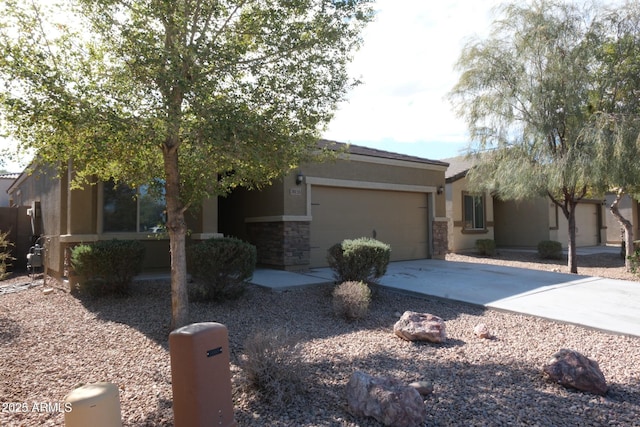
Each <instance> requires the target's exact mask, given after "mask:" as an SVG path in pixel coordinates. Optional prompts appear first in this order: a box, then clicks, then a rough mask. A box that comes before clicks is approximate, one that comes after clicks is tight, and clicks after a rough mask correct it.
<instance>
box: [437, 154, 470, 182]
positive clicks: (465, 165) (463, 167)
mask: <svg viewBox="0 0 640 427" xmlns="http://www.w3.org/2000/svg"><path fill="white" fill-rule="evenodd" d="M442 161H443V162H447V163H449V167H448V168H447V171H446V172H445V173H444V178H445V182H448V183H449V182H454V181H457V180H459V179H461V178H464V177H465V176H467V172H469V169H471V168H472V167H473V164H474V159H473V158H468V157H467V156H458V157H450V158H448V159H442Z"/></svg>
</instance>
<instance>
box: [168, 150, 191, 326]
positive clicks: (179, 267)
mask: <svg viewBox="0 0 640 427" xmlns="http://www.w3.org/2000/svg"><path fill="white" fill-rule="evenodd" d="M163 156H164V169H165V177H166V182H165V192H166V194H165V199H166V202H167V230H168V232H169V247H170V251H171V330H174V329H177V328H180V327H182V326H185V325H187V324H188V323H189V295H188V292H187V257H186V247H185V241H186V236H187V225H186V222H185V219H184V207H183V206H182V202H181V200H180V173H179V169H178V149H177V147H175V146H174V147H169V148H167V147H166V146H165V147H164V148H163Z"/></svg>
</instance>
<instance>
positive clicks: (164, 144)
mask: <svg viewBox="0 0 640 427" xmlns="http://www.w3.org/2000/svg"><path fill="white" fill-rule="evenodd" d="M0 13H2V16H3V20H2V23H0V51H1V52H0V79H1V81H2V82H3V84H4V89H3V92H2V94H1V95H0V106H1V108H2V114H3V118H4V119H5V120H6V123H8V125H7V128H8V129H9V131H10V133H11V135H12V136H13V137H15V138H16V139H17V140H18V141H19V142H20V146H21V147H23V148H25V149H32V150H33V151H34V152H35V153H37V159H38V161H40V162H46V163H48V164H57V165H59V166H60V167H61V168H64V167H67V165H69V164H70V165H71V166H70V168H71V172H72V176H73V177H74V182H75V183H76V185H82V184H84V183H87V182H90V180H92V179H95V178H98V179H101V180H107V179H110V178H113V179H115V180H116V181H117V182H125V183H127V184H129V185H131V186H134V187H139V186H141V185H145V184H150V183H152V182H154V180H156V179H161V180H163V182H164V183H165V188H164V192H165V197H166V213H167V223H166V227H167V232H168V234H169V239H170V250H171V283H172V326H173V327H179V326H181V325H184V324H186V323H188V301H187V286H186V267H185V266H186V264H185V236H186V232H187V228H186V224H185V220H184V214H185V211H186V210H187V209H188V208H189V207H190V206H192V205H194V204H197V203H198V202H200V201H201V200H203V199H204V198H206V197H211V196H216V195H220V194H224V193H226V192H228V191H229V190H230V189H232V188H234V187H236V186H239V185H243V186H248V187H255V186H261V185H264V184H267V183H269V182H270V181H271V180H273V179H275V178H276V177H278V176H280V175H282V173H283V172H285V171H287V170H289V169H290V168H292V167H293V166H295V165H296V164H297V163H299V162H300V160H301V159H304V158H305V156H307V155H308V153H309V152H310V150H311V148H312V147H313V146H314V144H315V142H316V140H317V138H318V136H319V132H320V131H321V129H322V128H323V126H324V125H326V123H327V122H328V121H329V119H330V118H331V115H332V112H333V111H334V109H335V107H336V105H337V103H338V102H340V101H341V100H343V99H344V95H345V93H346V91H347V90H348V89H349V87H350V86H351V85H352V84H354V83H355V82H354V81H352V80H351V79H349V77H348V75H347V70H346V66H347V64H348V62H349V61H350V59H351V55H352V52H353V51H354V49H355V48H357V47H358V45H359V43H360V42H361V40H360V33H361V30H362V28H363V26H364V25H365V24H366V23H367V22H368V21H369V20H370V19H371V17H372V12H371V9H370V5H369V1H368V0H269V1H266V0H219V1H212V0H105V1H93V0H76V1H71V0H68V1H66V2H65V1H63V2H61V3H59V4H55V5H50V4H49V3H48V2H37V1H33V2H24V1H17V0H6V1H4V2H3V3H2V4H1V5H0ZM69 161H71V162H69Z"/></svg>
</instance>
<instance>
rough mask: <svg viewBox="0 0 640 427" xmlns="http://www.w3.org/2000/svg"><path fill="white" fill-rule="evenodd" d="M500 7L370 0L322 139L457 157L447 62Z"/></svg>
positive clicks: (481, 32)
mask: <svg viewBox="0 0 640 427" xmlns="http://www.w3.org/2000/svg"><path fill="white" fill-rule="evenodd" d="M609 1H617V0H609ZM500 3H501V2H500V0H447V1H438V2H436V1H431V0H402V1H400V0H377V1H376V3H375V9H376V11H377V15H376V19H375V21H374V22H372V23H370V24H369V26H368V27H367V28H366V30H365V33H364V45H363V46H362V48H361V49H360V50H359V51H358V52H357V53H356V54H355V58H354V61H353V63H352V64H351V67H350V72H351V75H352V76H353V77H356V78H359V79H360V80H362V82H363V84H362V85H360V86H358V87H357V88H355V89H354V90H353V91H351V92H350V93H349V96H348V101H347V102H345V103H343V104H342V105H341V106H340V108H339V110H338V111H337V112H336V115H335V118H334V120H333V121H332V122H331V123H330V124H329V127H328V129H327V131H326V132H325V133H324V135H323V136H324V137H325V138H328V139H333V140H336V141H341V142H349V143H352V144H357V145H365V146H369V147H373V148H379V149H383V150H389V151H394V152H399V153H404V154H411V155H417V156H421V157H426V158H431V159H442V158H445V157H452V156H455V155H458V154H460V153H461V150H463V149H464V148H465V147H466V145H467V143H468V142H469V141H468V136H467V131H466V126H465V124H464V123H463V122H462V121H461V120H459V119H457V118H456V117H455V115H454V114H453V112H452V111H451V106H450V104H449V103H448V101H447V100H446V98H445V97H446V94H447V92H449V91H450V90H451V88H452V87H453V86H454V85H455V83H456V82H457V80H458V74H457V73H456V72H455V70H454V64H455V62H456V60H457V59H458V57H459V55H460V51H461V49H462V47H463V45H464V44H465V41H466V40H468V38H469V37H471V36H479V37H483V36H486V35H487V33H488V29H489V26H490V23H491V22H492V20H493V18H494V17H495V16H494V15H493V14H492V9H493V8H494V7H495V6H496V5H498V4H500ZM9 169H11V170H14V169H16V167H15V166H14V167H9ZM17 169H18V170H20V168H19V167H17Z"/></svg>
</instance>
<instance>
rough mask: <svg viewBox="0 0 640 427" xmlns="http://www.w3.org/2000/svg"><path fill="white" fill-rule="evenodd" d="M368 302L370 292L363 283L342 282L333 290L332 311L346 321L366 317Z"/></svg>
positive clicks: (369, 300)
mask: <svg viewBox="0 0 640 427" xmlns="http://www.w3.org/2000/svg"><path fill="white" fill-rule="evenodd" d="M370 302H371V290H370V289H369V286H368V285H367V284H366V283H364V282H353V281H351V282H343V283H341V284H340V285H338V286H336V288H335V289H334V290H333V311H334V312H335V314H336V316H339V317H344V318H345V319H347V320H356V319H362V318H364V317H366V316H367V314H368V313H369V303H370Z"/></svg>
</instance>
